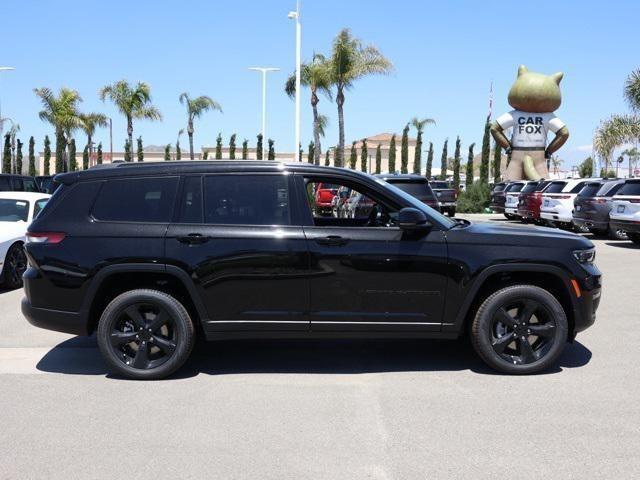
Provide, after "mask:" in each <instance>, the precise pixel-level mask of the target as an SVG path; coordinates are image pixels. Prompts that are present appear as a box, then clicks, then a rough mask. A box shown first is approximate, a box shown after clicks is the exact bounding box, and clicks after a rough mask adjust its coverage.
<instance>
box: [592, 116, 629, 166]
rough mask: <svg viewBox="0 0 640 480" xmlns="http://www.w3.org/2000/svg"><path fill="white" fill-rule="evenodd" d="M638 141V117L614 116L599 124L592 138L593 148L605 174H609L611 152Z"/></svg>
mask: <svg viewBox="0 0 640 480" xmlns="http://www.w3.org/2000/svg"><path fill="white" fill-rule="evenodd" d="M639 139H640V117H638V116H635V115H614V116H612V117H611V118H609V119H607V120H605V121H603V122H600V125H599V126H598V128H597V129H596V133H595V135H594V137H593V148H594V150H595V152H596V153H597V154H598V156H599V157H600V158H601V160H603V161H604V170H605V173H608V172H609V164H610V163H611V161H612V156H613V151H614V150H615V149H616V148H617V147H619V146H621V145H623V144H625V143H633V142H637V141H638V140H639Z"/></svg>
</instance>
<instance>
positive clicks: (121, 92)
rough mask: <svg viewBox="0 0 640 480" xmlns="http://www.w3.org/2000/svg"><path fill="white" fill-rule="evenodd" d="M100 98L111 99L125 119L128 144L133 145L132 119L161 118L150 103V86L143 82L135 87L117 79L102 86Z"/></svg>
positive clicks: (103, 99)
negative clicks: (110, 83)
mask: <svg viewBox="0 0 640 480" xmlns="http://www.w3.org/2000/svg"><path fill="white" fill-rule="evenodd" d="M98 96H99V97H100V100H102V101H103V102H104V101H105V99H107V98H108V99H109V100H111V101H112V102H113V103H114V104H115V106H116V108H117V109H118V110H119V111H120V113H121V114H122V115H124V116H125V118H126V119H127V135H128V137H129V145H133V119H134V118H135V119H147V120H162V114H161V113H160V111H159V110H158V109H157V108H156V107H154V106H153V105H151V88H150V87H149V85H147V84H146V83H144V82H138V83H137V84H136V85H135V87H132V86H131V85H129V82H127V81H126V80H119V81H117V82H115V83H113V84H112V85H107V86H105V87H102V89H100V91H99V92H98Z"/></svg>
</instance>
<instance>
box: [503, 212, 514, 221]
mask: <svg viewBox="0 0 640 480" xmlns="http://www.w3.org/2000/svg"><path fill="white" fill-rule="evenodd" d="M504 217H505V218H506V219H507V220H513V219H515V218H516V217H514V216H513V215H511V214H510V213H505V214H504Z"/></svg>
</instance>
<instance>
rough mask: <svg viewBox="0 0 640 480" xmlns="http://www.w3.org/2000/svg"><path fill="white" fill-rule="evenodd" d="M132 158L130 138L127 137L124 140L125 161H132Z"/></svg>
mask: <svg viewBox="0 0 640 480" xmlns="http://www.w3.org/2000/svg"><path fill="white" fill-rule="evenodd" d="M131 160H132V159H131V144H130V143H129V139H128V138H127V139H126V140H125V141H124V161H125V162H130V161H131Z"/></svg>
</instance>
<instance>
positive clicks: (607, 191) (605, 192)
mask: <svg viewBox="0 0 640 480" xmlns="http://www.w3.org/2000/svg"><path fill="white" fill-rule="evenodd" d="M623 185H624V183H617V184H615V185H614V186H613V187H611V186H610V185H607V184H606V183H605V184H604V186H603V187H602V188H601V189H600V191H599V192H598V195H600V196H603V197H612V196H614V195H615V194H616V193H618V190H620V189H621V188H622V187H623Z"/></svg>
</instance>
